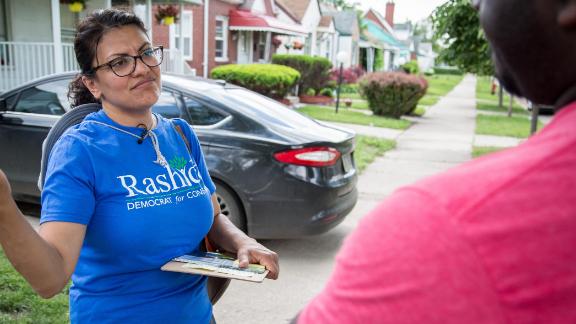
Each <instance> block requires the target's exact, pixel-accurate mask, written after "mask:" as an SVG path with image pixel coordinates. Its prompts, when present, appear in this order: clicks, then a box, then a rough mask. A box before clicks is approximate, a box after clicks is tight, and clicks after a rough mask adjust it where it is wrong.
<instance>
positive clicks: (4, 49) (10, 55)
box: [0, 42, 196, 92]
mask: <svg viewBox="0 0 576 324" xmlns="http://www.w3.org/2000/svg"><path fill="white" fill-rule="evenodd" d="M62 59H63V61H64V62H63V66H64V71H76V70H79V69H80V68H79V67H78V64H77V63H76V56H75V54H74V45H73V44H70V43H64V44H62ZM54 62H55V61H54V43H27V42H0V92H3V91H6V90H9V89H12V88H14V87H17V86H19V85H21V84H23V83H26V82H28V81H31V80H34V79H36V78H39V77H43V76H47V75H50V74H53V73H56V68H55V63H54ZM161 69H162V71H163V72H171V73H177V74H185V75H196V70H195V69H191V68H190V66H189V65H188V64H187V63H186V62H185V61H184V60H183V58H182V55H181V54H180V51H178V50H169V49H165V50H164V60H163V62H162V66H161Z"/></svg>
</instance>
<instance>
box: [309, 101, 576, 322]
mask: <svg viewBox="0 0 576 324" xmlns="http://www.w3.org/2000/svg"><path fill="white" fill-rule="evenodd" d="M527 127H528V126H527ZM298 322H299V323H301V324H303V323H314V324H318V323H330V324H334V323H394V324H403V323H411V324H412V323H442V324H450V323H454V324H456V323H458V324H462V323H465V324H470V323H473V324H476V323H491V324H493V323H535V324H536V323H538V324H541V323H546V324H554V323H576V103H574V104H572V105H570V106H568V107H566V108H564V109H563V110H561V111H560V112H559V113H558V114H557V115H556V117H555V118H554V120H553V121H552V122H551V123H550V125H548V126H547V127H546V128H545V129H544V130H543V131H542V132H541V133H540V134H538V135H537V136H535V137H533V138H531V139H530V140H528V141H526V142H525V143H524V144H522V145H520V146H518V147H516V148H514V149H510V150H507V151H504V152H501V153H496V154H493V155H491V156H488V157H485V158H480V159H477V160H474V161H472V162H470V163H467V164H465V165H462V166H460V167H457V168H455V169H452V170H451V171H449V172H447V173H445V174H442V175H439V176H435V177H432V178H429V179H426V180H424V181H422V182H420V183H417V184H415V185H413V186H409V187H406V188H403V189H400V190H399V191H397V192H396V193H395V194H393V195H392V196H391V197H390V198H389V199H387V200H386V201H384V202H383V203H382V204H381V205H380V206H379V207H377V208H376V209H375V210H374V211H373V212H372V213H370V214H369V215H367V216H366V217H365V218H364V219H363V220H362V222H361V223H360V225H359V226H358V228H357V229H356V231H355V232H354V233H353V234H351V235H350V237H349V238H348V239H347V240H346V242H345V244H344V246H343V248H342V250H341V251H340V253H339V255H338V257H337V259H336V265H335V270H334V273H333V274H332V276H331V278H330V280H329V282H328V284H327V286H326V287H325V289H324V290H323V291H322V292H321V293H320V294H319V295H318V296H317V297H316V298H314V299H313V300H312V301H311V302H310V303H309V305H308V306H307V307H306V308H305V309H304V310H303V311H302V313H301V314H300V318H299V321H298Z"/></svg>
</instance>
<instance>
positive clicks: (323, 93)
mask: <svg viewBox="0 0 576 324" xmlns="http://www.w3.org/2000/svg"><path fill="white" fill-rule="evenodd" d="M320 95H321V96H326V97H330V98H332V89H330V88H324V89H322V90H320Z"/></svg>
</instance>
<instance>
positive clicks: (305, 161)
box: [274, 147, 340, 167]
mask: <svg viewBox="0 0 576 324" xmlns="http://www.w3.org/2000/svg"><path fill="white" fill-rule="evenodd" d="M274 157H275V158H276V160H278V161H280V162H282V163H288V164H296V165H305V166H312V167H321V166H329V165H334V164H335V163H336V161H338V159H339V158H340V152H339V151H338V150H337V149H335V148H332V147H306V148H302V149H295V150H289V151H283V152H278V153H276V154H274Z"/></svg>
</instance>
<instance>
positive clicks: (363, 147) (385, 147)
mask: <svg viewBox="0 0 576 324" xmlns="http://www.w3.org/2000/svg"><path fill="white" fill-rule="evenodd" d="M395 146H396V142H394V141H391V140H387V139H382V138H378V137H372V136H363V135H356V150H355V151H354V161H355V162H356V168H357V169H358V172H362V171H364V169H365V168H366V166H368V165H369V164H370V163H372V162H373V161H374V159H376V157H378V156H380V155H382V154H384V152H386V151H389V150H391V149H393V148H394V147H395Z"/></svg>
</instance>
